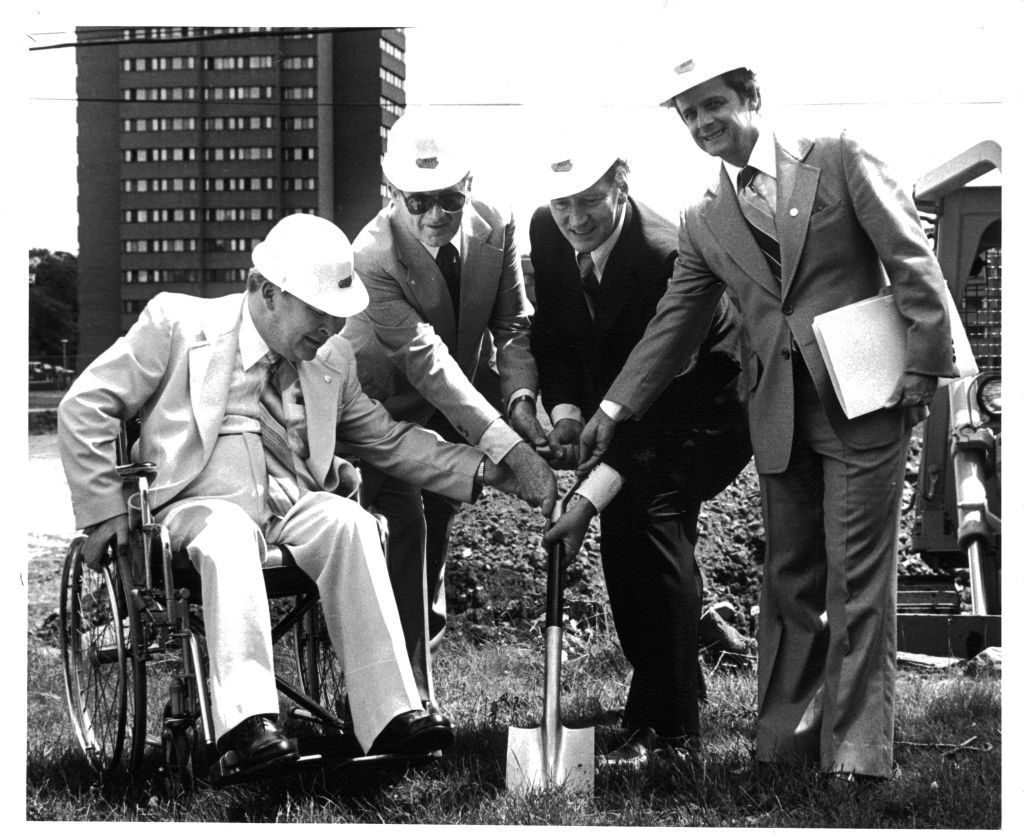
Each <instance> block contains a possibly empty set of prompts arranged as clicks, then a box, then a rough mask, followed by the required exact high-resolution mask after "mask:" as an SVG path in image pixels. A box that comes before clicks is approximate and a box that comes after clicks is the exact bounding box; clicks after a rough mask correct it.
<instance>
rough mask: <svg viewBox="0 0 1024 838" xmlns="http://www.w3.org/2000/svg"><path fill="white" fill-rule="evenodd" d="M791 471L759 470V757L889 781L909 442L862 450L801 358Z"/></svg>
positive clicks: (902, 439) (798, 373)
mask: <svg viewBox="0 0 1024 838" xmlns="http://www.w3.org/2000/svg"><path fill="white" fill-rule="evenodd" d="M796 370H797V371H796V378H795V384H796V394H795V395H796V405H797V411H796V428H795V433H794V440H793V451H792V455H791V459H790V464H789V468H788V469H787V470H786V471H785V472H784V473H782V474H768V475H761V476H760V482H761V497H762V504H763V511H764V520H765V529H766V533H767V551H766V556H765V563H764V580H763V586H762V591H761V610H760V617H759V622H758V637H757V639H758V722H757V758H758V759H759V760H763V761H768V762H773V761H783V760H787V759H792V758H803V759H809V760H812V761H814V760H817V761H818V764H819V766H820V768H821V769H822V770H824V771H836V772H843V773H845V772H854V773H858V774H869V775H874V776H888V775H889V774H890V773H891V770H892V742H893V727H894V718H895V715H894V701H895V691H896V573H897V558H896V546H897V533H898V528H899V512H900V506H901V500H902V493H903V476H904V470H905V467H906V452H907V438H906V437H904V438H901V439H900V440H898V441H897V442H895V443H893V444H891V445H885V446H881V447H878V448H872V449H869V450H854V449H852V448H850V447H849V446H847V445H845V444H844V443H843V442H842V441H841V440H839V439H838V438H837V437H836V435H835V433H834V432H833V431H832V428H831V425H830V424H829V422H828V419H827V418H826V416H825V412H824V410H823V408H822V406H821V402H820V400H819V399H818V397H817V394H816V393H815V391H814V385H813V383H812V382H811V380H810V376H809V374H808V373H807V372H806V368H805V367H804V366H803V364H802V363H800V364H798V365H797V367H796Z"/></svg>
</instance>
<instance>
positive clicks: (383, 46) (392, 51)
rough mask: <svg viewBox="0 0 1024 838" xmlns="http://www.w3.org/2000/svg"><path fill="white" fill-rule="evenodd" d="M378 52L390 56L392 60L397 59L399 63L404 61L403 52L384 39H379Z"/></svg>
mask: <svg viewBox="0 0 1024 838" xmlns="http://www.w3.org/2000/svg"><path fill="white" fill-rule="evenodd" d="M380 51H381V52H383V53H386V54H388V55H390V56H391V57H392V58H397V59H398V60H399V61H405V50H403V49H399V48H398V47H396V46H395V45H394V44H393V43H391V41H387V40H385V39H384V38H381V39H380Z"/></svg>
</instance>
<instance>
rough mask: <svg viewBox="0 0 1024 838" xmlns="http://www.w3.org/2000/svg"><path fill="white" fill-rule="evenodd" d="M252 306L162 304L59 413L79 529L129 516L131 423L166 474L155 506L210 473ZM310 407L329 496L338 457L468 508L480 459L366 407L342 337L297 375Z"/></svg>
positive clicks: (165, 298)
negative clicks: (119, 443) (119, 452)
mask: <svg viewBox="0 0 1024 838" xmlns="http://www.w3.org/2000/svg"><path fill="white" fill-rule="evenodd" d="M244 300H245V295H244V294H233V295H231V296H227V297H220V298H214V299H204V298H199V297H193V296H189V295H184V294H158V295H157V296H156V297H154V298H153V299H152V300H151V301H150V302H149V304H148V305H147V306H146V308H145V310H144V311H143V312H142V314H141V315H140V316H139V319H138V321H137V322H136V323H135V325H134V326H132V328H131V329H130V330H129V332H128V334H126V335H125V336H124V337H122V338H120V339H119V340H117V341H116V342H115V343H114V344H113V345H112V346H111V347H110V348H109V349H107V350H106V351H105V352H103V353H102V354H101V355H100V356H99V357H98V358H97V359H96V360H95V361H93V363H91V364H90V365H89V366H88V368H87V369H85V370H84V371H83V372H82V374H81V375H80V376H79V377H78V379H77V380H76V381H75V383H74V384H73V385H72V386H71V388H70V390H69V391H68V393H67V395H66V396H65V397H64V399H63V400H62V402H61V405H60V409H59V413H58V422H59V438H60V446H61V458H62V460H63V463H64V470H65V473H66V474H67V477H68V483H69V486H70V489H71V500H72V506H73V508H74V512H75V520H76V524H77V525H78V526H79V527H86V526H89V525H91V524H96V523H99V522H100V521H104V520H106V519H107V518H110V517H113V516H114V515H117V514H120V513H123V512H124V511H125V503H124V498H123V496H122V490H121V480H120V478H119V477H118V476H117V473H116V471H115V465H116V452H115V440H116V438H117V433H118V428H119V425H120V422H121V420H122V419H128V418H131V417H133V416H136V415H139V416H140V417H141V421H142V429H141V437H140V448H139V452H138V456H139V457H140V458H141V459H142V460H144V461H149V462H152V463H154V464H155V465H156V467H157V476H156V480H155V482H154V484H153V487H152V503H153V506H154V507H159V506H161V505H163V504H165V503H167V502H168V501H170V500H172V499H173V498H174V497H175V496H176V495H177V494H178V492H180V491H181V490H182V489H184V488H185V487H186V486H188V485H189V483H191V482H192V480H193V479H195V477H196V476H197V475H198V474H199V473H200V472H201V471H202V469H203V467H204V466H205V464H206V462H207V461H208V460H209V457H210V454H211V453H212V451H213V446H214V444H215V443H216V440H217V434H218V432H219V430H220V427H221V424H222V422H223V418H224V410H225V406H226V403H227V396H228V388H229V386H230V383H231V375H232V370H233V368H234V364H235V358H236V355H237V350H238V329H239V325H240V323H241V313H242V305H243V304H244ZM298 372H299V380H300V382H301V386H302V392H303V396H304V399H305V402H306V407H307V423H308V437H309V449H310V456H309V460H308V463H309V467H310V471H311V473H312V475H313V477H314V479H315V480H316V481H317V482H318V483H319V484H320V485H321V486H322V488H323V489H324V490H326V491H331V490H333V489H334V488H335V487H336V486H337V484H338V460H337V458H336V457H335V445H336V443H337V444H338V445H340V446H341V447H342V448H343V450H344V451H345V452H346V453H347V452H351V453H352V454H355V455H358V456H359V457H361V458H363V459H365V460H366V461H367V462H370V463H372V464H373V465H375V466H377V467H378V468H380V469H381V470H383V471H386V472H389V473H394V474H396V475H397V476H400V477H401V478H402V479H404V480H407V481H409V482H411V483H416V484H425V485H428V486H429V487H430V488H431V489H432V490H433V491H436V492H439V493H441V494H446V495H450V496H452V497H456V498H458V499H460V500H468V499H469V498H470V497H471V494H472V485H473V475H474V473H475V471H476V467H477V465H478V464H479V462H480V454H479V452H476V451H474V450H473V449H471V448H469V447H468V446H462V445H451V444H448V443H444V442H441V441H440V440H438V438H437V436H436V435H435V434H432V433H430V432H429V431H425V430H423V429H421V428H417V427H415V426H413V425H409V424H408V423H398V422H395V421H394V420H393V419H392V418H391V417H390V416H389V415H388V413H387V412H386V411H385V410H384V409H383V408H382V407H381V406H380V405H379V404H377V403H376V402H374V401H373V400H371V399H369V398H367V397H366V395H364V394H363V392H362V391H361V389H360V388H359V383H358V381H357V380H356V376H355V359H354V357H353V354H352V349H351V347H350V346H349V345H348V342H347V341H345V340H344V339H343V338H341V337H338V336H335V337H333V338H331V339H330V340H328V341H327V343H326V344H325V345H324V346H323V347H322V348H321V350H320V352H319V353H318V354H317V356H316V358H314V359H313V360H312V361H306V362H300V363H299V364H298Z"/></svg>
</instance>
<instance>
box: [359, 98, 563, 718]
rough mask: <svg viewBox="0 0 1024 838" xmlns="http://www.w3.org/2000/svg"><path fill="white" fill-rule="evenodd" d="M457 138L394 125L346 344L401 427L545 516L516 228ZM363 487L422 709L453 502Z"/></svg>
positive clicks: (407, 120) (402, 485) (550, 501)
mask: <svg viewBox="0 0 1024 838" xmlns="http://www.w3.org/2000/svg"><path fill="white" fill-rule="evenodd" d="M453 134H454V131H453V126H452V125H451V124H450V123H448V122H447V121H446V120H444V119H442V118H435V117H430V116H423V115H420V114H411V115H406V116H403V117H402V118H401V119H400V120H398V122H396V123H395V125H394V127H393V128H392V129H391V135H390V137H389V138H388V151H387V154H386V155H385V157H384V162H383V168H384V174H385V176H386V177H387V179H388V183H389V188H390V193H391V201H390V203H389V204H388V205H387V206H386V207H385V208H384V209H382V210H381V211H380V212H379V213H378V214H377V216H376V217H375V218H374V219H372V220H371V221H370V222H369V223H368V224H367V225H366V226H365V227H364V228H363V230H362V231H361V232H360V233H359V235H358V236H357V237H356V239H355V242H354V245H353V246H354V248H355V260H356V270H357V271H358V273H359V275H360V277H362V279H363V281H364V282H365V283H366V287H367V290H368V292H369V295H370V303H369V305H368V306H367V307H366V309H365V310H364V311H362V312H361V313H360V314H358V315H357V316H355V317H352V318H350V319H349V321H348V322H347V323H346V324H345V330H344V332H343V334H344V336H345V337H346V338H348V339H349V340H350V341H351V342H352V346H353V347H354V348H355V351H356V358H357V360H358V366H359V381H360V383H361V384H362V386H363V389H364V390H365V391H366V393H367V395H369V396H371V397H372V398H375V399H378V400H380V401H381V402H383V404H384V406H385V407H386V408H387V409H388V411H389V412H390V413H391V415H392V416H394V417H395V418H396V419H404V420H406V421H409V422H418V423H419V424H422V425H424V426H425V427H427V428H429V429H431V430H434V431H437V433H439V434H440V435H441V436H442V437H444V438H445V439H447V440H451V441H459V442H461V441H463V440H465V441H466V442H469V443H470V444H471V445H475V446H476V447H478V448H479V449H480V450H481V451H483V452H484V453H485V454H486V455H487V457H488V459H489V460H490V461H491V462H492V463H499V462H500V463H503V464H505V465H507V466H508V467H509V468H511V469H512V471H513V472H515V475H516V478H517V479H518V481H519V492H520V494H521V495H522V496H523V497H524V498H525V499H526V500H527V501H529V502H530V503H531V504H532V505H534V506H539V507H540V508H541V511H542V512H544V514H548V513H549V512H550V511H551V508H552V507H553V506H554V499H555V490H556V487H555V478H554V475H553V474H552V472H551V469H550V468H549V467H548V466H547V464H546V463H545V462H544V460H543V459H542V458H541V456H540V455H539V454H538V450H540V451H544V452H546V450H547V447H548V446H547V442H546V438H545V434H544V432H543V430H542V429H541V426H540V424H539V423H538V421H537V412H536V402H535V399H536V394H537V365H536V364H535V363H534V360H533V356H532V355H531V353H530V332H529V329H530V316H531V314H532V307H531V306H530V303H529V301H528V300H527V298H526V286H525V284H524V282H523V272H522V267H521V265H520V263H519V256H518V254H517V250H516V241H515V225H514V224H513V222H512V219H511V218H510V217H508V216H503V215H502V214H501V213H500V212H498V211H497V210H496V209H495V208H493V207H491V206H489V205H488V204H485V203H484V202H483V201H481V200H479V199H478V198H476V197H475V196H473V195H472V194H471V187H472V182H473V177H472V173H471V171H470V163H469V158H468V156H467V154H466V153H465V150H464V149H463V148H461V147H460V146H459V144H458V143H457V141H456V138H455V137H454V136H453ZM365 478H366V482H365V487H364V488H365V493H364V498H365V500H366V501H367V502H368V503H370V504H371V505H372V506H373V508H374V509H376V510H377V511H379V512H381V513H383V514H384V515H385V516H386V517H387V519H388V522H389V525H390V532H391V535H392V538H391V542H390V545H389V550H388V565H389V570H390V573H391V581H392V584H393V586H394V590H395V598H396V599H397V601H398V610H399V613H400V614H401V616H402V627H403V629H404V630H405V636H406V642H407V644H408V648H409V656H410V659H411V660H412V666H413V673H414V675H415V677H416V683H417V686H418V688H419V691H420V697H421V698H422V699H423V701H424V703H425V704H430V703H432V702H434V691H433V681H432V676H431V655H432V652H433V651H436V649H437V648H438V646H439V644H440V641H441V637H442V634H443V632H444V628H445V622H446V610H447V609H446V601H445V590H444V570H445V558H446V554H447V552H448V538H449V533H450V529H451V525H452V520H453V518H454V516H455V513H456V512H457V510H458V504H453V503H452V502H451V501H450V500H449V499H447V498H444V497H441V496H439V495H437V494H436V493H434V492H430V491H426V492H421V490H420V487H419V486H416V485H411V484H410V483H408V482H407V481H403V480H397V479H395V478H393V477H388V476H387V475H382V474H380V473H379V472H377V471H374V470H372V469H368V470H366V472H365Z"/></svg>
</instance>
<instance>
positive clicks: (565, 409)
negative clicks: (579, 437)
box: [551, 404, 586, 425]
mask: <svg viewBox="0 0 1024 838" xmlns="http://www.w3.org/2000/svg"><path fill="white" fill-rule="evenodd" d="M562 419H575V420H576V421H577V422H579V423H580V424H581V425H585V424H586V422H584V421H583V411H582V410H580V409H579V408H578V407H577V406H576V405H574V404H556V405H555V406H554V408H552V410H551V424H552V425H557V424H558V423H559V421H560V420H562Z"/></svg>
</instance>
